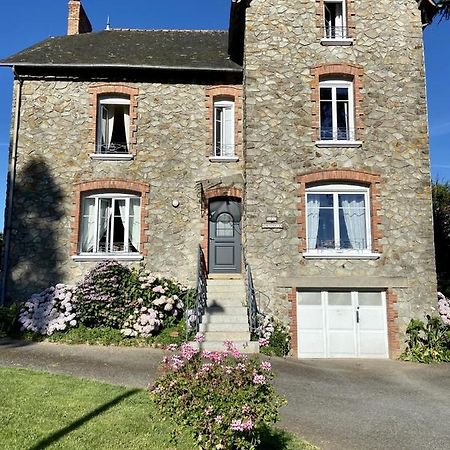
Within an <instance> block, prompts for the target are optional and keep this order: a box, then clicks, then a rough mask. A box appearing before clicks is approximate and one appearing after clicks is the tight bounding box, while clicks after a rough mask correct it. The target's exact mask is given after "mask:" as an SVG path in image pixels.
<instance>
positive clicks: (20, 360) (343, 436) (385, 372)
mask: <svg viewBox="0 0 450 450" xmlns="http://www.w3.org/2000/svg"><path fill="white" fill-rule="evenodd" d="M161 355H162V352H161V351H159V350H152V349H140V348H114V347H93V346H84V345H74V346H67V345H58V344H46V343H41V344H26V345H24V344H23V343H21V342H15V341H8V340H5V339H3V340H1V339H0V365H3V366H13V367H28V368H34V369H42V370H47V371H50V372H59V373H68V374H71V375H75V376H82V377H87V378H94V379H98V380H102V381H106V382H110V383H115V384H122V385H125V386H131V387H145V386H146V385H147V384H148V382H149V381H150V380H151V379H154V377H155V376H156V375H157V370H156V367H157V365H158V362H159V361H160V359H161ZM272 364H273V366H274V368H275V370H276V372H277V373H278V376H277V378H276V382H275V384H276V386H277V388H278V390H279V391H280V392H282V393H283V394H284V395H285V396H286V397H287V398H288V400H289V405H288V406H286V407H285V408H283V411H282V422H281V425H282V426H284V427H285V428H287V429H289V430H291V431H293V432H294V433H297V434H298V435H300V436H303V437H304V438H305V439H307V440H309V441H310V442H312V443H314V444H316V445H318V446H319V447H321V448H322V449H339V450H351V449H358V450H370V449H386V450H387V449H393V450H402V449H408V450H419V449H424V450H425V449H426V450H441V449H442V450H444V449H445V450H449V449H450V364H441V365H432V366H427V365H419V364H413V363H403V362H397V361H385V360H381V361H369V360H336V361H330V360H308V361H305V360H304V361H298V360H282V359H278V358H274V359H272Z"/></svg>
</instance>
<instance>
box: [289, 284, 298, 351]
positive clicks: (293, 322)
mask: <svg viewBox="0 0 450 450" xmlns="http://www.w3.org/2000/svg"><path fill="white" fill-rule="evenodd" d="M288 301H289V302H290V304H291V308H290V309H289V332H290V334H291V354H292V356H294V357H295V358H298V333H297V331H298V327H297V288H295V287H293V288H292V290H291V292H289V294H288Z"/></svg>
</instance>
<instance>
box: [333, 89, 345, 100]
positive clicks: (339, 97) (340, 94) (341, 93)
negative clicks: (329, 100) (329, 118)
mask: <svg viewBox="0 0 450 450" xmlns="http://www.w3.org/2000/svg"><path fill="white" fill-rule="evenodd" d="M336 100H348V88H346V87H342V88H339V87H338V88H336Z"/></svg>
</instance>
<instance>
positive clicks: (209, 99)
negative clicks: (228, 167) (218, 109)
mask: <svg viewBox="0 0 450 450" xmlns="http://www.w3.org/2000/svg"><path fill="white" fill-rule="evenodd" d="M242 97H243V88H242V86H240V85H221V86H209V87H207V88H206V89H205V104H206V122H207V126H208V134H207V136H208V137H207V139H208V141H207V144H206V152H205V155H206V156H208V157H209V156H212V155H213V142H214V123H213V121H214V101H215V100H217V99H218V98H221V99H224V100H227V99H229V100H232V101H234V153H235V155H236V156H237V157H239V158H242V156H243V154H244V153H243V140H242V130H243V124H242V123H243V108H242Z"/></svg>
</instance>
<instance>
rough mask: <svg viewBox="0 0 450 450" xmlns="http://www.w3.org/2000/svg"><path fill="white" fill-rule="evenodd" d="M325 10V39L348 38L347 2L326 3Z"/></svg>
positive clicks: (324, 4) (343, 0)
mask: <svg viewBox="0 0 450 450" xmlns="http://www.w3.org/2000/svg"><path fill="white" fill-rule="evenodd" d="M323 8H324V11H323V19H324V38H325V39H345V38H347V24H346V20H345V16H346V11H345V0H335V1H324V2H323Z"/></svg>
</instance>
